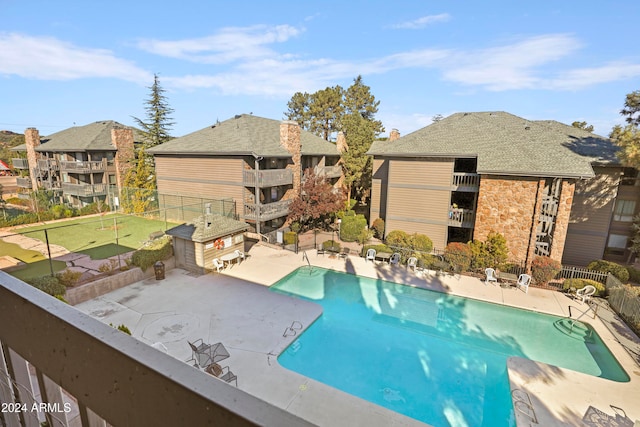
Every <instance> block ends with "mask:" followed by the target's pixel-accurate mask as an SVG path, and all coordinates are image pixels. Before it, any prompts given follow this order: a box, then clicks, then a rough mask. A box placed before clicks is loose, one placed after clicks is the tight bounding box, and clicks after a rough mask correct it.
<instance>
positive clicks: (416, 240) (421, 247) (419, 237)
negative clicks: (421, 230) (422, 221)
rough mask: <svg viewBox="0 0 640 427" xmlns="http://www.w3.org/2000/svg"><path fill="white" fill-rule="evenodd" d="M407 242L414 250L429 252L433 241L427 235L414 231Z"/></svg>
mask: <svg viewBox="0 0 640 427" xmlns="http://www.w3.org/2000/svg"><path fill="white" fill-rule="evenodd" d="M409 244H410V247H411V249H413V250H415V251H421V252H431V250H432V249H433V242H432V241H431V239H430V238H429V236H427V235H425V234H418V233H415V234H414V235H413V236H410V239H409Z"/></svg>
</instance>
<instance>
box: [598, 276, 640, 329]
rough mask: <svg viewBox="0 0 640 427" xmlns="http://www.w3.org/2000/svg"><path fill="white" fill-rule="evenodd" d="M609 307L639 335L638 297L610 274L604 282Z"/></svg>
mask: <svg viewBox="0 0 640 427" xmlns="http://www.w3.org/2000/svg"><path fill="white" fill-rule="evenodd" d="M606 287H607V294H608V295H609V297H608V299H607V300H608V301H609V305H610V306H611V308H613V310H614V311H615V312H616V313H618V315H619V316H620V317H622V318H623V319H624V321H625V323H626V324H627V325H629V327H630V328H631V329H633V330H634V332H635V333H636V334H638V335H640V295H638V293H637V292H636V291H634V290H633V289H632V288H631V287H630V286H625V285H624V284H622V282H620V280H618V279H617V278H616V277H615V276H613V275H612V274H609V277H608V278H607V281H606Z"/></svg>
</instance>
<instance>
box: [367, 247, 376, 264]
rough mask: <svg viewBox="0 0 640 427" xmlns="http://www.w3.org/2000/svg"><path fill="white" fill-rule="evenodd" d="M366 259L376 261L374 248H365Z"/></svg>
mask: <svg viewBox="0 0 640 427" xmlns="http://www.w3.org/2000/svg"><path fill="white" fill-rule="evenodd" d="M366 260H367V261H369V260H371V261H373V262H376V250H375V249H368V250H367V257H366Z"/></svg>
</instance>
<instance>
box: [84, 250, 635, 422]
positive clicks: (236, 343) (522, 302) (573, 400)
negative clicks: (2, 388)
mask: <svg viewBox="0 0 640 427" xmlns="http://www.w3.org/2000/svg"><path fill="white" fill-rule="evenodd" d="M249 255H250V256H249V257H248V259H247V260H246V261H244V262H243V263H242V264H239V265H234V266H233V267H232V268H229V269H226V270H225V271H224V272H223V273H221V274H217V273H211V274H208V275H204V276H200V277H195V276H192V275H190V274H189V273H187V272H186V271H184V270H180V269H174V270H170V271H168V272H167V275H166V279H165V280H162V281H156V280H155V279H148V280H144V281H142V282H138V283H135V284H133V285H130V286H128V287H125V288H122V289H119V290H117V291H114V292H111V293H109V294H106V295H103V296H102V297H99V298H96V299H94V300H91V301H87V302H85V303H82V304H79V305H77V306H76V307H77V308H78V309H80V310H81V311H83V312H85V313H88V314H90V315H91V316H93V317H96V318H98V319H100V320H102V321H103V322H105V323H113V324H114V325H119V324H125V325H126V326H128V327H129V329H131V331H132V334H133V336H134V337H136V338H138V339H140V340H142V341H144V342H147V343H149V344H153V343H155V342H161V343H163V344H164V345H165V346H166V348H167V349H168V353H169V354H170V355H171V356H173V357H175V358H177V359H179V360H183V361H186V360H187V359H189V358H190V357H191V350H190V349H189V346H188V344H187V340H191V341H193V340H196V339H198V338H202V339H203V340H204V341H205V342H208V343H215V342H222V343H223V344H224V345H225V346H226V348H227V349H228V351H229V353H230V354H231V357H230V358H229V359H227V360H225V361H223V362H221V364H222V365H225V366H226V365H228V366H229V367H230V369H231V370H232V371H233V372H234V373H235V374H236V375H237V376H238V388H240V389H241V390H244V391H246V392H247V393H250V394H252V395H254V396H257V397H259V398H260V399H263V400H265V401H267V402H269V403H271V404H273V405H275V406H278V407H280V408H284V409H286V410H287V411H289V412H292V413H294V414H296V415H298V416H300V417H302V418H304V419H306V420H308V421H310V422H312V423H314V424H317V425H325V426H342V425H344V426H358V425H362V426H365V425H366V426H424V424H423V423H420V422H418V421H416V420H413V419H411V418H408V417H405V416H403V415H401V414H398V413H396V412H393V411H391V410H388V409H385V408H382V407H380V406H377V405H374V404H371V403H369V402H366V401H364V400H362V399H359V398H357V397H354V396H351V395H349V394H346V393H344V392H341V391H339V390H336V389H334V388H332V387H329V386H327V385H324V384H322V383H319V382H317V381H314V380H312V379H310V378H307V377H304V376H302V375H300V374H297V373H295V372H292V371H289V370H286V369H284V368H282V367H281V366H280V365H279V364H278V362H277V360H276V358H277V355H278V354H279V353H280V352H281V351H282V350H284V349H285V348H286V347H287V346H288V345H289V344H290V343H291V342H292V341H293V340H295V338H296V335H294V333H293V332H291V331H290V332H289V333H285V332H286V331H287V328H288V327H290V326H291V325H292V323H293V322H299V323H301V324H302V326H303V329H304V328H306V327H308V326H309V325H310V324H311V323H313V321H314V320H315V319H316V318H317V317H318V316H320V315H321V312H322V310H321V307H320V306H319V305H317V304H314V303H311V302H307V301H302V300H298V299H295V298H291V297H288V296H285V295H280V294H277V293H274V292H271V291H269V290H268V286H270V285H271V284H273V283H274V282H276V281H278V280H279V279H281V278H282V277H284V276H285V275H287V274H289V273H290V272H291V271H293V270H295V269H296V268H298V267H301V266H304V265H307V262H306V261H304V260H303V256H302V253H300V254H294V253H291V252H287V251H282V250H275V249H271V248H268V247H266V246H262V245H256V246H254V247H253V248H252V249H251V251H250V252H249ZM308 255H309V259H310V262H311V264H312V265H315V266H319V267H324V268H329V269H333V270H336V271H344V272H349V273H354V274H358V275H361V276H366V277H372V278H380V279H384V280H389V281H392V282H397V283H405V284H408V285H412V286H417V287H421V288H426V289H432V290H436V291H440V292H446V293H451V294H454V295H459V296H464V297H469V298H475V299H480V300H485V301H488V302H493V303H497V304H506V305H510V306H515V307H521V308H525V309H530V310H536V311H540V312H545V313H549V314H554V315H558V316H568V314H569V311H568V310H569V308H568V307H569V306H570V305H571V306H574V307H576V308H577V309H582V310H584V309H585V308H586V305H580V304H578V303H576V302H574V301H573V300H571V299H570V298H568V297H567V296H566V295H565V294H562V293H559V292H554V291H547V290H542V289H537V288H530V289H529V292H528V294H525V293H524V292H523V291H521V290H515V289H511V288H510V289H504V288H501V287H500V286H496V285H485V284H484V282H483V281H481V280H479V279H477V278H474V277H468V276H436V275H435V274H434V273H433V272H431V274H429V273H421V272H420V273H414V272H412V271H410V270H407V269H405V268H404V267H390V266H388V265H386V264H385V265H382V264H373V263H371V262H366V261H365V260H364V259H363V258H360V257H358V256H353V255H352V256H349V257H348V258H346V259H341V258H338V257H335V258H332V257H330V256H329V255H328V254H326V255H324V256H322V255H320V256H319V255H316V253H315V251H309V254H308ZM588 322H589V323H590V324H591V325H592V326H593V327H594V329H595V330H596V331H597V332H598V334H599V335H600V337H601V338H602V339H603V341H605V343H606V344H607V346H608V347H609V349H610V350H611V351H612V353H613V354H614V355H615V357H616V358H617V359H618V361H619V362H620V363H621V365H622V366H623V367H624V369H625V370H626V372H627V374H628V375H629V377H630V381H629V382H627V383H617V382H613V381H609V380H604V379H601V378H596V377H592V376H589V375H585V374H581V373H578V372H574V371H570V370H566V369H562V368H557V367H552V366H549V365H544V364H541V363H537V362H533V361H529V360H526V359H520V358H510V359H509V361H508V368H509V377H510V382H511V388H512V390H516V389H517V390H521V391H524V392H526V394H524V393H522V392H520V391H519V392H517V393H516V396H517V399H518V400H522V399H523V396H526V398H528V400H529V401H530V404H531V405H530V406H531V409H532V415H533V414H534V415H535V417H536V420H535V421H537V425H541V426H576V425H596V424H584V423H583V422H582V419H583V417H584V416H585V414H587V412H588V411H589V410H590V407H592V408H595V409H598V410H600V411H602V412H604V413H607V414H609V415H611V416H615V412H614V411H613V409H612V408H611V407H610V405H613V406H615V407H617V408H622V409H623V410H624V411H626V415H627V417H628V418H629V419H630V420H633V421H635V420H637V419H640V407H638V405H637V396H638V395H640V367H638V365H637V364H636V362H635V361H634V360H633V359H632V357H631V356H630V355H629V354H628V353H627V352H626V351H625V350H624V348H623V347H622V346H621V345H620V343H619V342H618V341H617V340H616V339H615V338H614V336H613V335H612V334H611V333H610V332H609V330H608V329H607V328H606V327H605V326H604V324H603V323H602V322H601V321H600V320H599V319H595V320H593V319H588ZM297 333H300V332H296V334H297ZM205 375H206V374H205ZM517 405H518V407H521V409H523V410H525V412H527V411H528V410H529V407H528V406H526V407H525V405H524V404H523V403H517ZM527 405H528V402H527ZM515 414H516V422H517V424H518V426H529V425H536V424H534V423H533V422H532V419H531V418H529V417H528V416H526V415H524V414H523V413H521V412H519V411H515ZM461 425H463V424H461ZM598 425H606V424H598Z"/></svg>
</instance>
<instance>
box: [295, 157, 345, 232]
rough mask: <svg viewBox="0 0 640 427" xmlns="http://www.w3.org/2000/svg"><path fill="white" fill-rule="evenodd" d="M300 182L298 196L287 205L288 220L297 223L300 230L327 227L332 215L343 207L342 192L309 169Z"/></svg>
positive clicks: (343, 196) (343, 198) (343, 195)
mask: <svg viewBox="0 0 640 427" xmlns="http://www.w3.org/2000/svg"><path fill="white" fill-rule="evenodd" d="M302 181H303V182H302V187H301V191H300V195H299V196H298V197H296V198H295V199H294V200H293V202H292V203H291V205H289V216H288V220H290V221H295V222H298V223H299V224H300V226H301V230H309V229H312V228H316V227H319V226H324V227H326V226H328V225H329V224H330V223H331V220H332V215H333V214H335V213H336V212H337V211H339V210H340V209H341V208H342V207H343V206H344V203H345V194H344V191H342V189H339V188H334V187H333V186H332V185H331V184H330V183H329V182H327V180H326V179H325V178H324V177H323V176H318V175H316V174H315V173H314V172H313V170H311V169H307V170H305V171H304V178H303V180H302Z"/></svg>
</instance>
